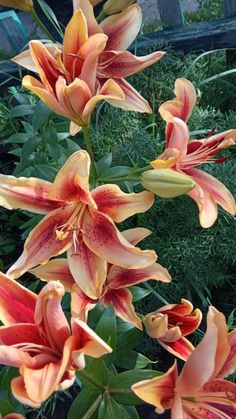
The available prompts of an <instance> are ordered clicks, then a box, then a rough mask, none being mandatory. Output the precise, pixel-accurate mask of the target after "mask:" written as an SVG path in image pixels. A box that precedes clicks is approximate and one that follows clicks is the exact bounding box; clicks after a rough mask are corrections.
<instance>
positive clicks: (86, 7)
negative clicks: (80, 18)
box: [73, 0, 102, 36]
mask: <svg viewBox="0 0 236 419" xmlns="http://www.w3.org/2000/svg"><path fill="white" fill-rule="evenodd" d="M73 6H74V13H76V12H77V10H80V9H81V10H82V12H83V14H84V16H85V18H86V21H87V25H88V34H89V36H90V35H94V34H96V33H100V32H102V28H101V26H100V25H99V24H98V23H97V21H96V18H95V16H94V13H93V6H92V4H91V3H90V1H89V0H73Z"/></svg>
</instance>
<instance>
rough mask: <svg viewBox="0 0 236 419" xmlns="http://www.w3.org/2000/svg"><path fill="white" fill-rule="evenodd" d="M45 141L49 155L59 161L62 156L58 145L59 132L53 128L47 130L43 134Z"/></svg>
mask: <svg viewBox="0 0 236 419" xmlns="http://www.w3.org/2000/svg"><path fill="white" fill-rule="evenodd" d="M43 140H44V142H45V145H46V147H47V149H48V154H49V156H50V157H52V158H53V159H58V157H59V156H60V148H59V144H58V137H57V132H56V130H55V128H54V127H53V126H50V127H47V128H45V130H44V132H43Z"/></svg>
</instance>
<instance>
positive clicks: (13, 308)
mask: <svg viewBox="0 0 236 419" xmlns="http://www.w3.org/2000/svg"><path fill="white" fill-rule="evenodd" d="M36 300H37V295H36V294H34V293H33V292H32V291H30V290H29V289H28V288H25V287H23V285H20V284H19V283H18V282H16V281H14V280H13V279H11V278H9V277H7V276H6V275H4V274H3V273H2V272H0V320H1V322H2V323H3V324H5V325H9V324H14V323H34V310H35V304H36Z"/></svg>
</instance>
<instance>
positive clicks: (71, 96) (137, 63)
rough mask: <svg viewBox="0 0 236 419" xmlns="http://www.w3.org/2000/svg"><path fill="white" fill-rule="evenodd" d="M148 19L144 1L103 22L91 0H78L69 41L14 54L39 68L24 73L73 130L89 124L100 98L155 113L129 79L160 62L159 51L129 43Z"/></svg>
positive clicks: (34, 46) (28, 85) (38, 45)
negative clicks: (133, 48) (140, 50)
mask: <svg viewBox="0 0 236 419" xmlns="http://www.w3.org/2000/svg"><path fill="white" fill-rule="evenodd" d="M141 23H142V12H141V9H140V7H139V6H138V5H133V6H130V7H129V8H128V9H127V10H125V11H124V12H121V13H119V14H117V15H115V16H110V17H108V18H107V19H105V20H104V21H103V22H102V23H101V24H100V25H99V24H98V23H97V21H96V19H95V17H94V13H93V7H92V5H91V4H90V2H89V0H77V1H74V15H73V17H72V18H71V20H70V22H69V23H68V25H67V27H66V30H65V36H64V42H63V46H61V45H53V44H51V45H43V44H42V43H41V42H39V41H31V42H30V50H29V51H25V52H23V53H22V54H20V55H18V56H17V57H15V58H14V59H13V61H15V62H16V63H18V64H20V65H22V66H23V67H25V68H27V69H29V70H31V71H34V72H37V73H38V75H39V77H40V79H41V81H39V80H37V79H36V78H34V77H32V76H25V77H24V78H23V86H24V87H26V88H27V89H30V90H31V91H32V92H34V93H35V94H36V95H37V96H39V97H40V99H41V100H42V101H44V102H45V103H46V104H47V105H48V106H49V108H51V109H52V110H53V111H54V112H56V113H57V114H59V115H62V116H64V117H66V118H69V119H70V120H71V121H72V124H71V133H72V134H75V133H76V132H77V131H78V130H79V127H81V126H83V125H87V124H89V122H90V117H91V113H92V111H93V109H94V108H95V106H96V104H97V103H98V102H99V101H100V100H103V99H104V100H106V101H108V102H109V103H110V104H111V105H113V106H116V107H119V108H122V109H124V110H132V111H137V112H148V113H151V112H152V111H151V108H150V106H149V105H148V103H147V101H146V100H145V99H144V98H143V97H142V96H140V94H139V93H138V92H137V91H136V90H135V89H133V87H132V86H131V85H130V84H129V83H127V82H126V81H125V80H124V77H127V76H130V75H132V74H135V73H137V72H138V71H141V70H143V69H144V68H146V67H148V66H150V65H152V64H154V63H155V62H156V61H158V60H159V59H160V58H161V57H162V56H163V54H164V53H163V52H161V51H158V52H154V53H153V54H149V55H147V56H145V57H136V56H134V55H133V54H131V53H130V52H129V51H126V49H127V48H128V47H129V45H130V44H131V43H132V42H133V40H134V39H135V38H136V36H137V33H138V32H139V29H140V27H141Z"/></svg>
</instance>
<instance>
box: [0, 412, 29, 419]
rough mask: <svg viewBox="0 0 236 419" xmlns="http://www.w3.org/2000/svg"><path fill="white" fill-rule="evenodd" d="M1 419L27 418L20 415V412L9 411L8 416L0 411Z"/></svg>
mask: <svg viewBox="0 0 236 419" xmlns="http://www.w3.org/2000/svg"><path fill="white" fill-rule="evenodd" d="M0 419H25V416H23V415H20V414H19V413H9V414H8V415H6V416H2V415H1V413H0Z"/></svg>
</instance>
